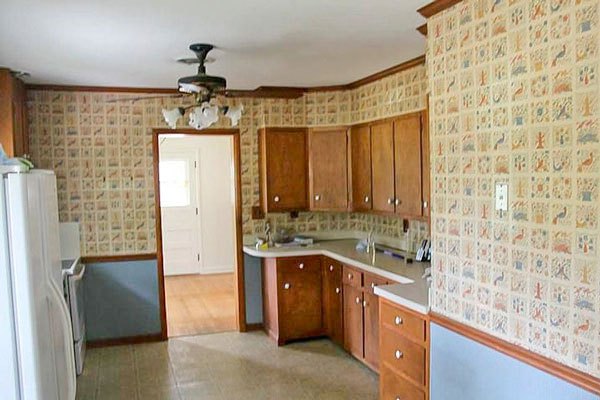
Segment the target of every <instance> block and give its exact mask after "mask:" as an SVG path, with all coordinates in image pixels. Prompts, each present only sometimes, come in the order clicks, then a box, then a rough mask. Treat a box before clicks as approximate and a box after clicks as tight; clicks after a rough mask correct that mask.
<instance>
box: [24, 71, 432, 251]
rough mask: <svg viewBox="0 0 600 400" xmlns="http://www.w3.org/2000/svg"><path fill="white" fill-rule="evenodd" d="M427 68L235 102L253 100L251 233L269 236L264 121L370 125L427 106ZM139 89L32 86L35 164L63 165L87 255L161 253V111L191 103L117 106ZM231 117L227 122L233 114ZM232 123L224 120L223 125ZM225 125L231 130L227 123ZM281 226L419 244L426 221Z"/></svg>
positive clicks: (63, 210)
mask: <svg viewBox="0 0 600 400" xmlns="http://www.w3.org/2000/svg"><path fill="white" fill-rule="evenodd" d="M426 87H427V76H426V68H425V66H424V65H422V66H417V67H415V68H411V69H409V70H406V71H403V72H400V73H397V74H394V75H392V76H389V77H387V78H384V79H381V80H379V81H376V82H373V83H370V84H367V85H364V86H361V87H359V88H357V89H353V90H349V91H335V92H314V93H307V94H305V95H304V96H303V97H301V98H298V99H294V100H284V99H247V98H243V99H227V100H226V102H227V104H230V105H231V104H243V105H244V108H245V111H244V114H243V117H242V119H241V120H240V123H239V129H240V141H241V158H242V162H241V169H242V203H243V205H242V208H243V210H242V213H243V215H242V220H243V222H242V223H243V232H244V234H245V235H251V234H255V233H257V234H262V233H263V231H264V220H252V219H251V218H250V216H251V208H252V206H254V205H258V204H259V184H258V180H259V175H258V135H257V130H258V128H260V127H264V126H324V125H344V124H351V123H356V122H364V121H368V120H374V119H378V118H383V117H387V116H393V115H398V114H403V113H407V112H411V111H416V110H421V109H423V108H425V102H426ZM131 97H137V95H134V94H115V93H102V92H69V91H64V92H60V91H39V90H32V91H30V92H29V94H28V107H29V120H30V121H29V126H30V148H31V149H30V150H31V156H32V159H33V161H34V162H35V164H36V165H37V166H38V167H40V168H50V169H53V170H55V171H56V174H57V181H58V195H59V209H60V220H61V221H65V222H66V221H78V222H80V224H81V229H82V237H83V240H82V242H83V243H82V254H83V255H113V254H131V253H143V252H152V251H155V247H156V238H155V214H154V187H153V185H154V182H153V167H152V128H164V127H165V124H164V121H163V120H162V114H161V109H162V108H172V107H175V106H177V105H180V104H181V99H168V98H164V99H147V100H140V101H136V102H128V101H125V102H116V103H115V102H111V100H114V99H118V98H131ZM223 120H225V119H223ZM221 124H223V122H221ZM183 125H184V124H182V127H185V126H183ZM216 127H227V125H217V126H216ZM267 219H268V220H269V221H270V222H271V225H272V227H273V229H277V228H279V227H287V228H291V229H293V230H295V231H298V232H302V231H325V230H326V231H332V230H333V231H336V230H339V231H347V230H350V231H362V232H367V231H369V230H370V229H374V230H375V231H376V232H377V233H378V234H379V235H382V236H387V237H397V238H402V239H407V240H403V241H405V243H406V246H407V248H408V249H409V250H411V249H412V250H414V249H416V247H417V244H418V243H419V242H420V240H421V239H422V238H423V237H425V236H427V235H428V225H427V224H426V223H422V222H418V221H411V224H410V230H409V237H407V238H404V233H403V231H402V221H401V220H400V219H398V218H395V217H382V216H374V215H368V214H357V213H311V212H307V213H300V216H299V217H298V218H295V219H291V218H290V217H289V215H287V214H269V215H268V216H267Z"/></svg>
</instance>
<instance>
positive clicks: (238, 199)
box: [152, 128, 247, 340]
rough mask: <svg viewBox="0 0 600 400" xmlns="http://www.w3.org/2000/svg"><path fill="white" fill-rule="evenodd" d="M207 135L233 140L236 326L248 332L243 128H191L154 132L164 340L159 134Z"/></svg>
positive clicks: (164, 334)
mask: <svg viewBox="0 0 600 400" xmlns="http://www.w3.org/2000/svg"><path fill="white" fill-rule="evenodd" d="M173 134H185V135H205V136H231V137H232V139H233V170H234V186H235V236H236V237H235V242H236V266H235V268H234V273H233V274H234V280H235V285H234V286H235V291H234V292H235V302H236V304H237V307H236V310H235V316H236V326H237V329H238V331H239V332H246V330H247V326H246V302H245V299H246V296H245V290H244V252H243V244H242V240H243V239H242V173H241V161H242V158H241V149H240V145H241V143H240V131H239V129H205V130H202V131H199V130H196V129H190V128H184V129H168V128H155V129H152V166H153V169H154V197H155V202H154V204H155V215H156V223H155V225H156V226H155V229H156V259H157V270H158V271H157V272H158V302H159V306H160V326H161V337H162V339H163V340H167V339H168V338H169V335H168V330H167V329H168V328H167V308H166V303H165V300H166V299H165V275H164V266H163V256H162V225H161V222H162V219H161V211H160V187H159V170H158V162H159V159H160V153H159V142H158V137H159V135H173Z"/></svg>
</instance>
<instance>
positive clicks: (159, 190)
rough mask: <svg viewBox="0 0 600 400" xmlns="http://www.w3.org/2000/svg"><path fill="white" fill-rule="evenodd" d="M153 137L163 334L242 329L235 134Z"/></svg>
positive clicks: (180, 133)
mask: <svg viewBox="0 0 600 400" xmlns="http://www.w3.org/2000/svg"><path fill="white" fill-rule="evenodd" d="M153 139H154V148H155V153H154V154H155V155H154V158H155V173H156V177H155V193H156V198H157V207H156V211H157V231H156V233H157V254H158V259H159V291H160V292H161V296H160V297H161V307H162V308H161V311H162V313H163V337H164V338H166V337H176V336H190V335H199V334H206V333H215V332H224V331H231V330H236V329H239V330H244V325H245V324H244V321H243V319H244V318H243V308H244V307H243V303H242V302H241V301H240V299H243V286H242V285H243V279H242V277H243V264H242V262H243V261H242V257H241V226H240V225H241V215H240V214H241V212H240V210H241V199H240V187H239V185H240V175H239V160H240V156H239V133H238V131H237V130H214V131H211V130H208V131H201V132H199V131H195V130H191V132H190V130H180V131H176V132H173V131H166V132H165V131H159V130H156V131H155V132H154V138H153ZM240 292H241V293H242V294H241V295H240Z"/></svg>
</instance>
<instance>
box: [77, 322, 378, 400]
mask: <svg viewBox="0 0 600 400" xmlns="http://www.w3.org/2000/svg"><path fill="white" fill-rule="evenodd" d="M77 385H78V390H77V399H79V400H84V399H85V400H108V399H110V400H119V399H127V400H134V399H138V400H173V399H177V400H200V399H202V400H225V399H227V400H234V399H244V400H251V399H265V400H275V399H286V400H296V399H302V400H308V399H324V400H334V399H336V400H337V399H339V400H342V399H343V400H359V399H360V400H370V399H373V400H375V399H377V397H378V396H377V394H378V376H377V375H376V374H375V373H373V372H372V371H371V370H369V369H368V368H367V367H365V366H363V365H362V364H361V363H360V362H358V361H356V360H355V359H353V358H352V357H351V356H349V355H348V354H346V353H345V352H344V351H343V350H342V349H340V348H339V347H338V346H336V345H334V344H333V343H332V342H331V341H329V340H326V339H319V340H312V341H306V342H297V343H292V344H289V345H286V346H283V347H279V348H278V347H277V346H276V345H275V344H274V343H273V342H272V341H271V340H270V339H268V338H267V336H266V335H265V334H264V333H262V332H251V333H237V332H228V333H218V334H211V335H203V336H193V337H182V338H175V339H170V340H169V341H168V342H161V343H149V344H140V345H132V346H117V347H107V348H100V349H91V350H90V351H89V353H88V356H87V359H86V368H85V371H84V374H83V375H82V376H81V377H79V378H78V380H77Z"/></svg>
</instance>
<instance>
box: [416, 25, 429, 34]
mask: <svg viewBox="0 0 600 400" xmlns="http://www.w3.org/2000/svg"><path fill="white" fill-rule="evenodd" d="M417 31H419V33H420V34H421V35H423V36H425V37H427V24H426V23H425V24H423V25H419V26H418V27H417Z"/></svg>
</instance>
